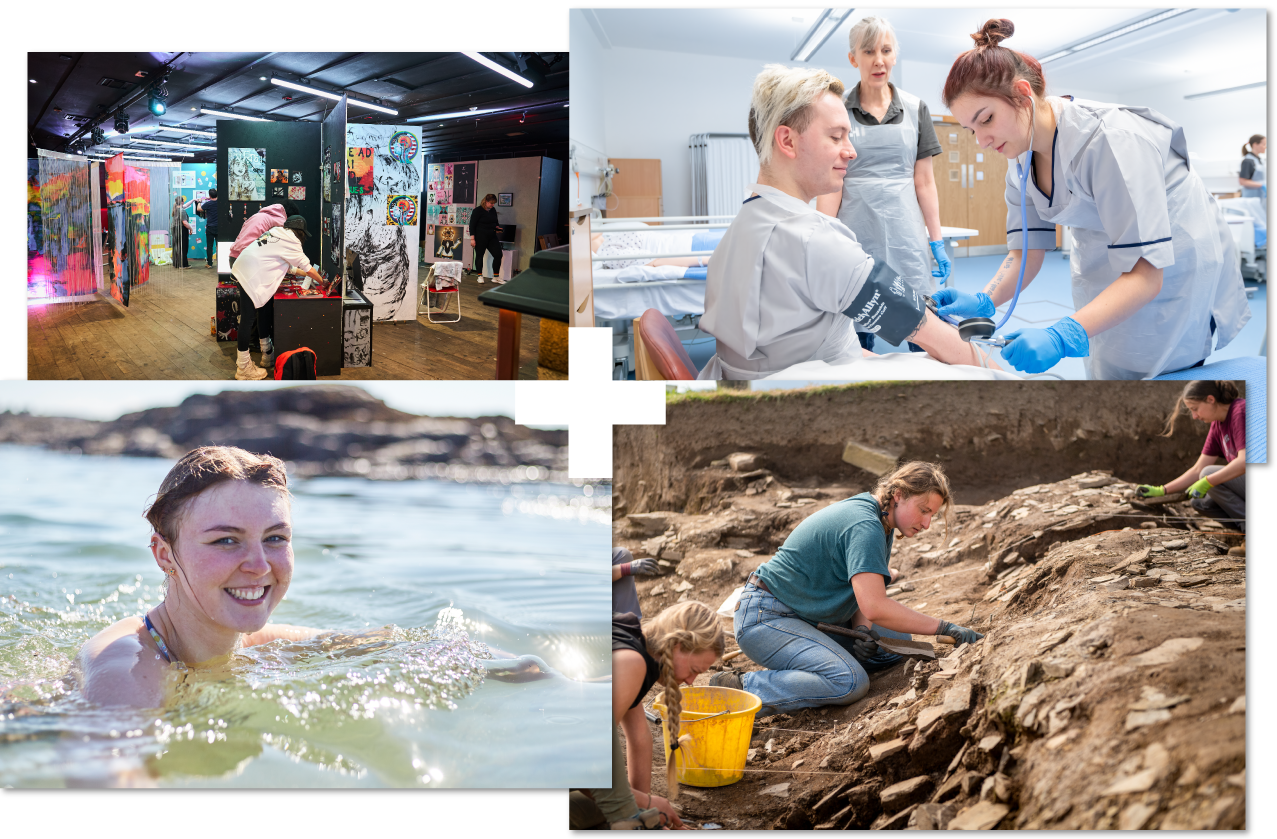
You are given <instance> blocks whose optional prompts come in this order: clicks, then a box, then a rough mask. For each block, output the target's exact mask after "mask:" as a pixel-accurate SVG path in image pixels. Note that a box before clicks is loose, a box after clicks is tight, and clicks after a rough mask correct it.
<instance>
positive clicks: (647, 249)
mask: <svg viewBox="0 0 1277 839" xmlns="http://www.w3.org/2000/svg"><path fill="white" fill-rule="evenodd" d="M569 15H570V18H569V20H570V49H571V53H572V57H573V63H574V64H575V65H576V66H578V67H587V68H589V72H584V73H574V74H573V76H572V79H571V101H572V114H571V118H570V120H571V121H570V128H569V135H570V136H569V147H570V159H569V164H568V165H569V176H568V177H569V184H568V186H569V202H570V208H571V220H570V225H569V226H570V228H571V233H570V237H569V238H570V243H571V248H572V271H573V281H572V284H573V289H574V291H573V294H574V297H573V304H574V305H573V308H574V309H577V310H578V311H585V312H588V311H589V308H590V307H592V309H593V317H594V324H595V326H598V327H604V328H608V329H610V330H611V332H612V354H613V377H614V378H616V379H649V380H688V381H690V380H695V379H700V380H702V381H706V382H713V381H716V380H733V381H743V380H748V381H751V382H753V385H752V386H753V387H754V388H756V389H757V388H766V387H768V386H769V385H768V382H786V383H789V386H792V385H793V383H794V382H813V383H815V382H822V381H867V380H882V379H1026V378H1047V379H1052V378H1054V379H1246V380H1248V381H1249V382H1251V383H1252V387H1253V386H1254V384H1255V383H1262V382H1263V381H1264V379H1265V376H1266V373H1265V370H1266V361H1267V360H1266V356H1267V351H1268V341H1267V337H1268V316H1267V209H1266V207H1267V187H1266V177H1265V171H1266V150H1267V138H1266V136H1265V134H1266V131H1267V128H1266V125H1267V121H1268V114H1267V87H1266V85H1267V82H1266V78H1267V66H1268V56H1267V32H1268V21H1267V12H1266V10H1264V9H1171V10H1163V9H1132V8H1093V9H1087V10H1086V11H1085V13H1084V14H1079V13H1078V11H1077V10H1067V9H1044V8H1033V9H1028V8H968V9H898V8H887V9H853V10H847V9H777V10H767V9H748V10H733V9H573V10H571V11H570V13H569ZM581 289H584V290H585V291H584V292H582V291H581ZM578 303H579V304H580V305H579V306H578V305H577V304H578ZM709 386H712V385H709ZM1261 386H1262V385H1261Z"/></svg>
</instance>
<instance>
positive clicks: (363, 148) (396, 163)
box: [344, 125, 425, 321]
mask: <svg viewBox="0 0 1277 839" xmlns="http://www.w3.org/2000/svg"><path fill="white" fill-rule="evenodd" d="M420 150H421V129H420V128H419V127H413V126H402V125H399V126H396V125H347V126H346V166H347V179H346V184H347V193H346V214H345V222H346V224H345V227H346V229H345V233H344V235H345V247H346V255H347V256H348V257H350V258H353V259H357V260H358V262H359V266H360V270H361V273H362V278H363V293H364V295H365V296H366V297H368V299H369V300H370V301H371V302H372V304H373V320H374V321H386V320H415V319H416V316H417V300H416V294H417V264H418V251H419V249H420V246H421V245H420V238H419V237H420V235H421V234H420V230H419V224H418V221H419V218H418V216H419V213H414V218H413V220H412V223H411V224H390V223H387V219H388V216H387V209H388V207H389V206H390V199H391V196H412V197H414V198H415V197H416V196H420V194H421V190H422V185H423V183H424V177H423V175H424V171H423V170H424V168H425V167H424V160H423V156H422V154H421V151H420Z"/></svg>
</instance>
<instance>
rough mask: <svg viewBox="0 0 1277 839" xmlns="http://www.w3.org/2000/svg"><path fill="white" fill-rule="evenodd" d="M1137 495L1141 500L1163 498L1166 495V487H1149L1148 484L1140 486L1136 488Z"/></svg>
mask: <svg viewBox="0 0 1277 839" xmlns="http://www.w3.org/2000/svg"><path fill="white" fill-rule="evenodd" d="M1135 494H1136V495H1138V496H1139V497H1140V498H1161V497H1162V496H1163V495H1165V494H1166V487H1164V486H1161V487H1155V486H1149V485H1148V484H1140V485H1139V486H1137V487H1136V488H1135Z"/></svg>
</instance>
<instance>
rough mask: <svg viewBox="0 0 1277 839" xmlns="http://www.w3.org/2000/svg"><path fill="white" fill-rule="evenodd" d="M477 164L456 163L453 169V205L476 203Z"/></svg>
mask: <svg viewBox="0 0 1277 839" xmlns="http://www.w3.org/2000/svg"><path fill="white" fill-rule="evenodd" d="M474 175H475V164H473V163H456V164H453V167H452V198H451V201H450V202H449V203H452V204H471V205H473V204H474V203H475V201H474Z"/></svg>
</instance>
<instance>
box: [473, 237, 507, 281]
mask: <svg viewBox="0 0 1277 839" xmlns="http://www.w3.org/2000/svg"><path fill="white" fill-rule="evenodd" d="M484 251H487V252H488V253H491V254H492V276H494V277H499V276H501V242H500V241H499V240H498V239H497V232H496V231H495V230H493V231H492V232H491V233H476V234H474V270H475V272H476V273H479V274H482V273H483V254H484Z"/></svg>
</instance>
